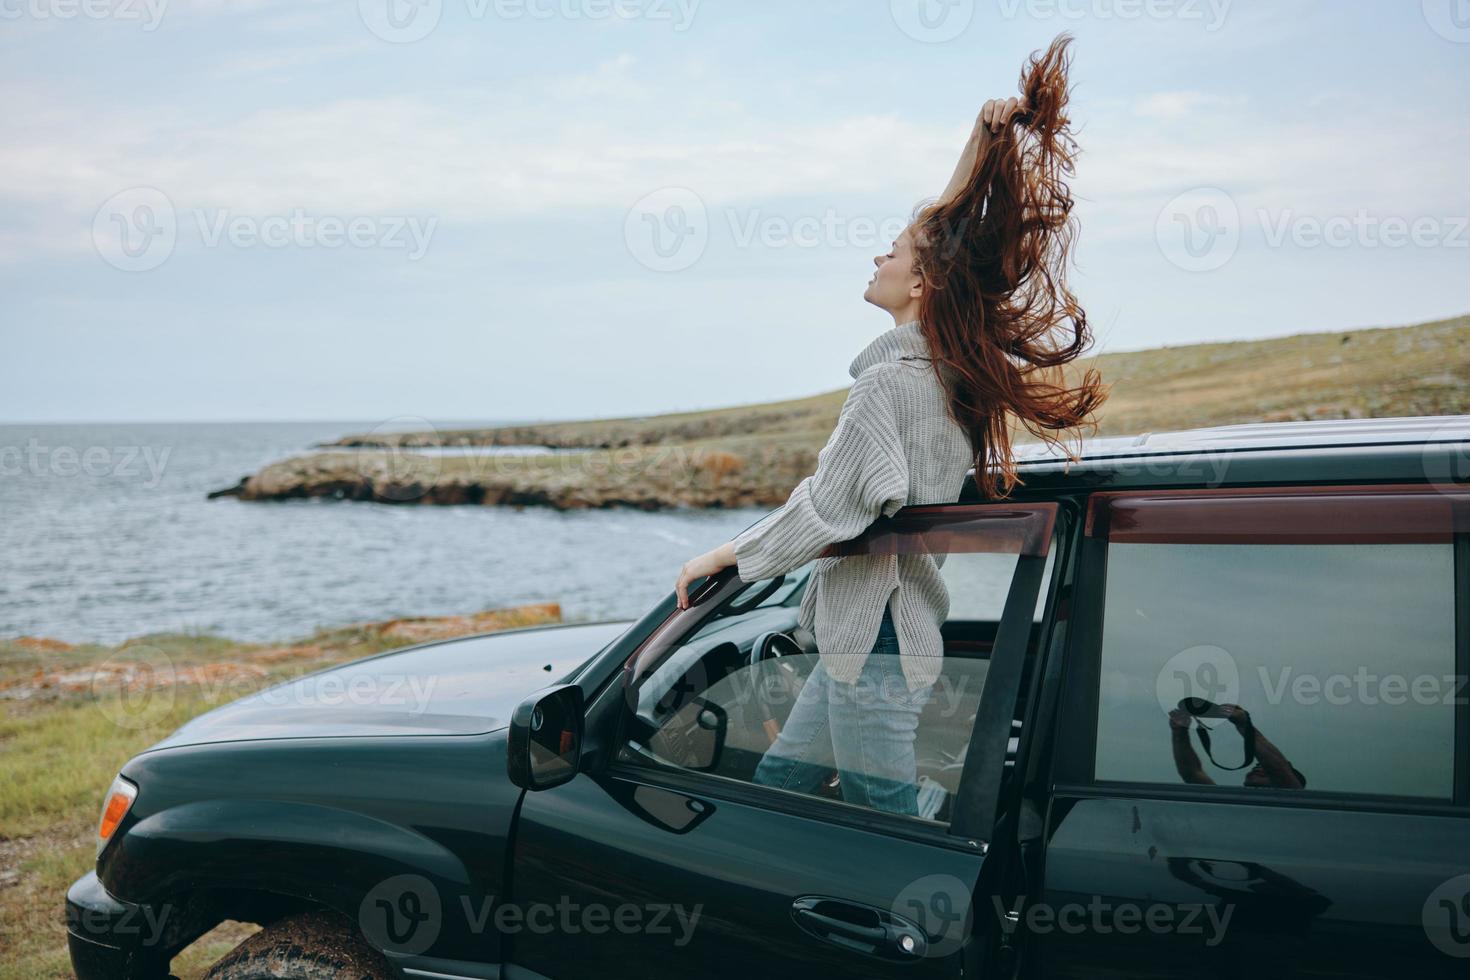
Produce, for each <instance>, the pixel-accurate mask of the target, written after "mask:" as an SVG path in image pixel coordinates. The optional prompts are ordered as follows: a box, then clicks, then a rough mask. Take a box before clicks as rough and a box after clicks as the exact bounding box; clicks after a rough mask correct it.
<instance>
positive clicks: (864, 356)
mask: <svg viewBox="0 0 1470 980" xmlns="http://www.w3.org/2000/svg"><path fill="white" fill-rule="evenodd" d="M904 357H922V358H926V359H927V358H928V357H929V345H928V343H927V342H926V341H925V340H924V331H923V330H921V329H920V328H919V321H918V320H910V321H908V322H907V323H900V324H898V325H897V326H894V327H890V328H889V329H888V330H885V331H884V332H883V333H880V334H879V335H878V336H877V337H875V338H874V339H873V342H872V343H870V344H868V346H866V347H864V348H863V350H862V352H861V353H860V354H858V356H857V357H855V358H853V361H852V364H851V365H850V366H849V367H848V369H847V373H848V374H850V375H852V376H853V377H854V378H856V377H857V376H858V375H859V374H862V373H863V372H864V371H866V370H867V369H868V368H870V367H872V366H873V365H874V364H877V363H878V362H879V361H897V360H899V359H900V358H904Z"/></svg>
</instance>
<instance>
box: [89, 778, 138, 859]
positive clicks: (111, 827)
mask: <svg viewBox="0 0 1470 980" xmlns="http://www.w3.org/2000/svg"><path fill="white" fill-rule="evenodd" d="M137 798H138V787H136V786H134V785H133V784H132V783H130V782H128V781H127V780H126V779H124V778H122V777H121V776H118V777H117V778H116V779H114V780H113V781H112V785H111V786H109V787H107V795H106V796H104V797H103V798H102V815H101V816H100V817H98V819H97V853H98V854H99V855H100V854H101V853H102V849H103V848H104V847H106V846H107V842H108V841H110V840H112V835H113V834H114V833H116V832H117V827H118V824H120V823H122V820H123V817H125V816H127V813H128V810H129V809H130V808H131V807H132V805H133V801H134V800H136V799H137Z"/></svg>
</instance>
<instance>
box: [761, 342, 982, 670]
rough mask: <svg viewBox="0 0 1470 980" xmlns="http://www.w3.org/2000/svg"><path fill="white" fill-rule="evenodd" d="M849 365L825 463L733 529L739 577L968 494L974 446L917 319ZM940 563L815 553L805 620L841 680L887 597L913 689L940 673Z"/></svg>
mask: <svg viewBox="0 0 1470 980" xmlns="http://www.w3.org/2000/svg"><path fill="white" fill-rule="evenodd" d="M847 370H848V373H849V374H851V375H852V377H853V378H854V379H855V380H854V382H853V386H852V388H851V390H850V391H849V392H848V395H847V401H846V402H844V403H843V406H842V411H841V413H840V414H839V415H838V417H837V427H836V428H835V429H834V430H833V432H832V435H831V437H830V438H829V439H828V440H827V444H826V445H825V446H824V447H822V451H821V452H820V453H819V454H818V455H817V471H816V472H815V473H813V474H812V475H811V476H809V477H806V478H805V479H803V480H802V481H801V482H800V483H799V484H797V485H796V488H795V489H794V490H792V491H791V496H790V498H789V499H788V500H787V501H786V503H784V504H782V505H781V506H780V507H779V508H777V509H776V510H774V511H772V512H771V513H769V514H767V515H766V516H765V517H763V518H761V519H760V520H759V521H757V522H756V523H754V524H752V525H751V526H750V527H748V528H746V529H745V530H744V531H742V532H740V534H738V535H736V536H735V539H734V541H735V560H736V570H737V572H738V573H739V575H740V578H741V580H742V581H745V582H757V581H760V580H761V579H766V578H771V577H772V576H775V575H780V574H782V573H784V572H790V571H792V570H794V569H797V568H800V567H801V566H802V565H805V564H806V563H807V562H809V561H811V560H812V559H813V558H816V557H817V555H818V554H820V553H821V552H822V551H823V550H824V549H825V548H826V547H827V546H828V545H830V544H833V543H835V542H838V541H847V540H849V539H850V538H854V537H857V536H858V535H859V534H860V533H862V531H863V530H864V529H866V528H867V527H868V525H870V524H872V523H873V521H875V520H877V519H878V518H879V517H880V516H887V515H891V514H893V513H894V512H895V511H897V510H898V509H899V508H900V507H903V506H906V505H909V504H936V503H953V502H954V501H956V500H958V499H959V496H960V487H961V485H962V484H963V483H964V480H965V474H966V473H967V472H968V471H969V470H970V468H971V467H972V466H973V465H974V455H973V453H972V451H971V447H970V440H969V437H968V435H967V434H966V432H965V430H964V429H963V428H961V427H960V426H959V425H957V424H956V423H955V422H954V421H953V420H952V419H951V418H950V417H949V413H948V411H947V410H946V405H945V394H944V389H943V387H942V386H941V385H940V383H939V379H938V378H937V377H936V376H935V374H934V367H933V365H932V362H931V361H930V360H929V349H928V345H927V344H926V343H925V341H924V336H923V333H922V331H921V330H920V329H919V321H917V320H912V321H910V322H908V323H902V324H899V325H898V326H895V327H893V328H891V329H889V330H888V331H886V332H884V333H883V334H881V335H879V336H878V337H877V339H875V340H874V341H873V342H872V343H870V344H869V345H868V346H867V347H865V348H864V349H863V351H862V352H861V353H860V354H858V356H857V357H856V358H855V359H854V360H853V362H852V365H851V366H850V367H849V368H848V369H847ZM943 563H944V555H931V554H909V555H847V556H842V557H837V558H832V557H828V558H821V559H819V560H818V561H817V565H816V567H815V569H814V570H813V572H812V577H811V581H810V582H808V583H807V588H806V594H805V595H803V596H802V600H801V610H800V614H799V622H800V624H801V625H802V626H803V627H805V628H806V629H808V630H810V631H811V633H812V635H814V636H815V637H816V640H817V651H818V654H819V656H820V657H821V660H822V663H823V664H824V665H825V666H826V668H827V673H828V674H829V675H830V676H831V677H832V678H833V679H834V680H838V681H846V682H849V683H850V682H853V681H855V680H857V677H858V675H859V674H860V673H861V672H862V668H863V664H864V662H865V661H866V660H867V656H868V652H869V651H870V650H872V648H873V645H874V643H875V642H876V640H877V638H878V627H879V626H880V625H881V622H882V619H883V610H884V608H885V606H886V607H887V608H889V609H890V610H891V611H892V614H893V624H894V627H895V629H896V630H897V631H898V645H899V654H900V657H899V660H900V663H901V665H902V667H903V672H904V676H905V678H907V680H908V684H909V688H910V689H916V688H919V687H923V686H925V685H927V684H931V683H933V682H934V680H935V679H936V678H937V677H938V676H939V668H940V664H941V658H942V657H943V655H944V648H943V643H942V641H941V637H940V632H939V626H940V624H941V623H943V622H944V621H945V619H946V618H948V616H949V591H948V589H946V588H945V585H944V580H943V578H942V577H941V576H940V574H939V568H940V566H941V565H942V564H943Z"/></svg>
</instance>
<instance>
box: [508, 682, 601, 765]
mask: <svg viewBox="0 0 1470 980" xmlns="http://www.w3.org/2000/svg"><path fill="white" fill-rule="evenodd" d="M582 716H583V704H582V689H581V688H580V687H578V686H577V685H575V684H558V685H556V686H555V687H548V688H546V689H545V690H543V691H538V692H537V693H535V694H533V695H531V696H530V697H529V698H527V699H526V700H524V701H522V702H521V703H520V705H519V706H518V707H517V708H516V710H515V713H514V714H512V715H511V718H510V735H509V745H508V748H507V751H506V769H507V771H508V772H509V774H510V781H511V782H512V783H514V784H515V785H517V786H519V787H520V788H521V789H528V790H538V789H551V788H552V787H553V786H560V785H561V784H562V783H565V782H567V781H568V780H570V779H571V778H572V777H573V776H575V775H576V774H577V771H578V769H579V767H580V764H581V759H582Z"/></svg>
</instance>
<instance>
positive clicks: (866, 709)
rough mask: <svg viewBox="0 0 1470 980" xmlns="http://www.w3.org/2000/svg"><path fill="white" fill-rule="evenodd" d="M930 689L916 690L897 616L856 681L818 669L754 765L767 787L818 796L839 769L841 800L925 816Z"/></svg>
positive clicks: (886, 620) (887, 622) (886, 623)
mask: <svg viewBox="0 0 1470 980" xmlns="http://www.w3.org/2000/svg"><path fill="white" fill-rule="evenodd" d="M931 692H932V687H924V688H921V689H920V690H917V691H910V690H909V688H908V681H907V680H906V679H905V678H904V676H903V670H902V669H901V668H900V666H899V660H898V634H897V633H896V632H895V631H894V628H893V618H892V616H891V615H890V614H889V612H888V611H887V610H884V612H883V624H882V625H881V626H880V627H879V629H878V638H877V640H876V641H875V642H874V644H873V649H872V652H871V653H870V654H869V655H868V658H867V660H866V661H865V662H864V663H863V669H862V673H861V674H860V675H859V676H858V678H857V680H856V681H854V682H852V683H850V684H848V683H844V682H842V681H834V680H833V679H832V678H831V677H829V676H828V674H827V670H826V667H824V666H823V665H822V664H821V663H820V662H818V663H817V666H816V667H815V669H813V670H812V672H811V675H810V676H808V677H807V680H806V683H805V684H803V685H802V688H801V692H800V693H799V694H798V695H797V698H796V705H795V706H794V707H793V708H792V709H791V714H790V715H789V716H788V717H787V719H786V724H785V726H783V727H782V729H781V734H780V735H779V736H778V737H777V738H776V741H775V742H774V743H773V744H772V745H771V747H770V748H769V749H768V750H767V751H766V754H765V755H764V756H763V757H762V758H761V761H760V764H759V765H758V766H756V770H755V775H754V777H753V780H754V782H756V783H759V784H760V785H762V786H774V787H777V788H779V789H789V790H795V791H796V792H800V793H812V792H815V791H816V790H817V788H818V787H819V786H821V784H822V781H823V780H824V779H825V778H826V777H827V775H828V774H829V773H830V772H831V771H832V769H834V768H835V769H836V770H837V771H838V773H839V774H840V775H841V788H842V799H843V800H844V801H845V802H847V803H853V804H856V805H857V806H865V807H869V808H871V809H874V810H886V811H888V812H890V813H904V814H909V815H911V816H916V815H917V814H918V812H919V808H918V800H917V791H916V788H915V782H916V780H917V774H916V768H917V767H916V764H915V761H914V734H915V732H916V731H917V730H918V727H919V713H920V712H921V711H923V710H924V705H925V704H927V703H928V701H929V697H930V694H931Z"/></svg>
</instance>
